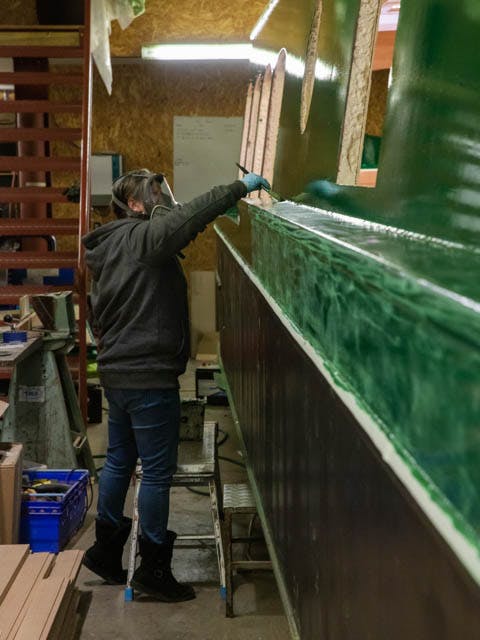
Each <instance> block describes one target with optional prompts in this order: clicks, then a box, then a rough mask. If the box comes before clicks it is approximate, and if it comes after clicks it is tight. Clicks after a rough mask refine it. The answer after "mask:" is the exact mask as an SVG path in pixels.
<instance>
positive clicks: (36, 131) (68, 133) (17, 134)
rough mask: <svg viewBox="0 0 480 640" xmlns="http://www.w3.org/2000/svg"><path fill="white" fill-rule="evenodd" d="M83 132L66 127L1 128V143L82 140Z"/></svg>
mask: <svg viewBox="0 0 480 640" xmlns="http://www.w3.org/2000/svg"><path fill="white" fill-rule="evenodd" d="M81 137H82V130H81V129H78V128H71V129H70V128H64V127H58V128H57V127H50V128H48V127H42V128H35V127H8V128H7V127H6V128H5V129H3V128H2V127H0V141H4V142H7V141H8V142H17V140H80V139H81Z"/></svg>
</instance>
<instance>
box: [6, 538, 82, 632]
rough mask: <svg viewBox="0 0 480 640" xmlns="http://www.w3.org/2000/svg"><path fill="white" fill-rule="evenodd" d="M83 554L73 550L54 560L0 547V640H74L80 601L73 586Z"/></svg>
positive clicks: (50, 556)
mask: <svg viewBox="0 0 480 640" xmlns="http://www.w3.org/2000/svg"><path fill="white" fill-rule="evenodd" d="M83 555H84V552H83V551H79V550H73V549H72V550H69V551H62V552H61V553H59V554H58V555H57V556H55V555H54V554H52V553H36V554H29V547H28V545H3V546H0V567H1V569H2V571H1V575H0V586H1V589H2V590H1V591H0V594H1V595H2V597H3V602H2V603H1V604H0V640H67V638H70V636H72V637H73V635H74V634H75V629H76V628H77V626H78V621H79V616H78V612H77V608H78V602H79V599H80V593H79V591H78V589H76V588H75V586H74V584H75V580H76V578H77V576H78V572H79V570H80V567H81V564H82V559H83ZM4 567H5V571H3V569H4ZM72 634H73V635H72Z"/></svg>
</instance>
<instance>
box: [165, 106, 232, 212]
mask: <svg viewBox="0 0 480 640" xmlns="http://www.w3.org/2000/svg"><path fill="white" fill-rule="evenodd" d="M242 127H243V118H220V117H196V116H174V118H173V166H174V189H173V192H174V194H175V199H176V200H178V201H179V202H188V201H189V200H191V199H192V198H195V197H196V196H199V195H200V194H202V193H205V191H209V190H210V189H211V188H212V187H215V186H217V185H220V184H229V183H231V182H233V181H234V180H236V179H237V178H238V167H236V166H235V162H238V159H239V157H240V143H241V140H242Z"/></svg>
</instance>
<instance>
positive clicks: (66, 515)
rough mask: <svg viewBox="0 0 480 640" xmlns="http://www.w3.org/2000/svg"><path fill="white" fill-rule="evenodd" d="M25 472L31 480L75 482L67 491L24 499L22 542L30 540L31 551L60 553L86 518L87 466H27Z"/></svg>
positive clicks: (21, 523)
mask: <svg viewBox="0 0 480 640" xmlns="http://www.w3.org/2000/svg"><path fill="white" fill-rule="evenodd" d="M23 475H24V476H28V478H29V479H30V481H32V480H39V479H41V478H45V479H48V480H52V481H57V482H62V483H64V484H70V483H71V485H72V486H71V487H70V488H69V489H68V491H66V492H65V493H42V494H38V495H36V496H33V498H34V499H28V496H23V499H22V515H21V520H20V542H22V543H24V544H29V545H30V548H31V549H32V551H50V552H52V553H58V552H59V551H61V550H62V549H63V547H64V546H65V545H66V544H67V542H68V541H69V540H70V538H71V537H72V536H73V535H74V533H75V532H76V531H78V529H79V528H80V527H81V526H82V523H83V521H84V519H85V514H86V512H87V507H88V496H87V487H88V478H89V473H88V471H87V470H85V469H36V470H31V471H29V470H26V471H24V472H23ZM52 499H53V500H52Z"/></svg>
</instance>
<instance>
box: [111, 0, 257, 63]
mask: <svg viewBox="0 0 480 640" xmlns="http://www.w3.org/2000/svg"><path fill="white" fill-rule="evenodd" d="M267 5H268V1H267V0H237V1H236V2H235V3H232V2H231V1H230V0H214V1H213V0H196V1H195V2H192V0H176V1H175V2H171V1H168V0H147V2H146V11H145V13H144V14H143V15H141V16H139V17H138V18H136V19H135V20H134V21H133V22H132V24H131V25H130V26H129V27H128V29H126V30H125V31H122V30H121V28H120V26H119V25H118V22H114V23H113V25H112V35H111V38H110V45H111V51H112V55H114V56H139V55H140V50H141V46H142V45H144V44H149V43H160V42H200V41H203V42H221V41H223V42H227V41H229V42H246V41H248V36H249V34H250V32H251V31H252V29H253V27H254V26H255V23H256V22H257V20H258V18H259V17H260V16H261V14H262V13H263V11H264V9H265V8H266V6H267Z"/></svg>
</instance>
